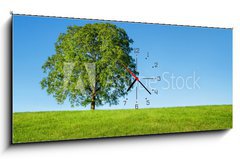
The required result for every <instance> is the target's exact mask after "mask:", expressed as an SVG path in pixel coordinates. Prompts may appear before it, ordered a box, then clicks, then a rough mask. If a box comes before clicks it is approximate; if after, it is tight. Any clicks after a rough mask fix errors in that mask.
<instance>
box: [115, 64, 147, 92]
mask: <svg viewBox="0 0 240 159" xmlns="http://www.w3.org/2000/svg"><path fill="white" fill-rule="evenodd" d="M120 64H121V65H122V66H123V67H124V68H125V69H126V70H127V71H128V72H129V73H130V74H131V75H132V76H133V77H134V78H135V80H134V82H133V83H132V84H131V85H130V87H129V88H128V90H127V91H129V90H130V88H131V87H132V86H133V84H134V83H135V82H136V81H138V82H139V83H140V84H141V85H142V86H143V88H145V90H146V91H147V92H148V93H149V94H151V92H150V91H149V90H148V89H147V88H146V87H145V86H144V85H143V84H142V82H141V81H140V80H139V78H138V77H137V76H136V75H135V74H134V73H133V72H132V71H131V70H130V69H129V68H127V67H126V66H125V65H124V64H122V63H120Z"/></svg>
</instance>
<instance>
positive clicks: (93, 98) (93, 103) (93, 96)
mask: <svg viewBox="0 0 240 159" xmlns="http://www.w3.org/2000/svg"><path fill="white" fill-rule="evenodd" d="M95 96H96V95H95V93H94V94H93V95H92V102H91V110H95Z"/></svg>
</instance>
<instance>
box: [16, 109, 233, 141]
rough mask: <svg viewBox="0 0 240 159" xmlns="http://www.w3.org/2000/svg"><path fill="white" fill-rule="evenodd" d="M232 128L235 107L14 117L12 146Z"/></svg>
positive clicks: (31, 113)
mask: <svg viewBox="0 0 240 159" xmlns="http://www.w3.org/2000/svg"><path fill="white" fill-rule="evenodd" d="M229 128H232V106H231V105H221V106H193V107H174V108H173V107H172V108H152V109H138V110H95V111H90V110H89V111H56V112H27V113H14V114H13V143H23V142H37V141H50V140H68V139H82V138H99V137H114V136H129V135H144V134H160V133H169V132H189V131H204V130H221V129H229Z"/></svg>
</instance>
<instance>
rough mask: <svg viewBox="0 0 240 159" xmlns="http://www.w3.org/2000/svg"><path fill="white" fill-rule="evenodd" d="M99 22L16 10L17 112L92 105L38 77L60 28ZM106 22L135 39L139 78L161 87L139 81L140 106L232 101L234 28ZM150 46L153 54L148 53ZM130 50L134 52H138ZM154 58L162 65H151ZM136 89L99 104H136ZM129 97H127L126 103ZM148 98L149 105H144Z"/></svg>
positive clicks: (15, 107) (64, 29) (42, 75)
mask: <svg viewBox="0 0 240 159" xmlns="http://www.w3.org/2000/svg"><path fill="white" fill-rule="evenodd" d="M96 22H104V21H96V20H81V19H65V18H47V17H36V16H20V15H14V17H13V35H14V37H13V111H14V112H26V111H52V110H88V109H90V108H89V106H88V107H87V108H83V107H75V108H71V107H70V104H69V102H68V101H66V102H65V103H64V104H62V105H58V104H57V102H56V101H55V99H54V98H53V97H52V96H51V95H47V93H46V91H45V90H42V89H41V86H40V81H41V79H42V78H43V77H44V76H45V74H43V71H42V69H41V67H42V65H43V63H44V62H45V61H46V60H47V58H48V57H49V56H51V55H53V54H54V53H55V51H54V50H55V49H54V43H55V42H56V40H57V38H58V36H59V34H60V33H64V32H65V31H66V29H67V26H71V25H79V26H82V25H85V24H87V23H96ZM108 22H109V23H113V24H116V25H117V26H118V27H121V28H124V29H125V30H126V32H127V34H128V35H129V37H130V38H132V39H133V40H134V43H133V45H132V47H133V48H139V49H140V53H139V54H138V71H139V73H140V79H141V81H142V82H143V83H144V84H145V85H146V86H147V87H148V88H149V89H150V88H154V89H157V90H158V95H156V94H155V93H152V95H148V93H147V92H146V91H145V90H144V89H142V87H141V86H140V85H138V101H137V102H138V103H139V108H149V107H168V106H192V105H208V104H231V103H232V30H231V29H216V28H215V29H213V28H200V27H187V26H171V25H159V24H141V23H125V22H111V21H108ZM147 52H148V54H149V58H148V59H145V57H146V56H147ZM131 55H132V56H133V57H135V53H133V52H132V53H131ZM155 62H158V64H159V66H158V67H157V68H152V66H153V65H154V63H155ZM156 76H161V78H162V80H161V81H160V82H156V83H154V82H155V81H154V80H144V79H142V78H144V77H156ZM194 80H195V83H194ZM149 83H151V84H149ZM136 86H137V85H135V87H136ZM194 86H195V87H194ZM135 89H136V88H134V89H133V90H132V91H131V92H130V93H129V95H128V96H127V97H124V98H120V99H119V104H118V105H116V106H111V107H109V105H108V104H106V105H104V106H101V107H97V109H129V108H130V109H133V108H134V104H135V103H136V97H135V96H136V94H135V93H136V91H135ZM125 98H128V102H127V104H126V106H125V105H124V102H123V100H124V99H125ZM146 98H147V99H149V100H150V103H151V104H150V105H146Z"/></svg>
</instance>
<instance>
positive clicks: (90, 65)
mask: <svg viewBox="0 0 240 159" xmlns="http://www.w3.org/2000/svg"><path fill="white" fill-rule="evenodd" d="M132 43H133V40H132V39H130V38H129V37H128V35H127V33H126V31H125V30H124V29H122V28H119V27H117V26H116V25H114V24H110V23H94V24H86V25H84V26H69V27H68V28H67V31H66V33H61V34H60V35H59V37H58V39H57V42H56V43H55V51H56V53H55V54H53V55H52V56H51V57H48V59H47V61H46V62H45V63H44V64H43V66H42V69H43V71H44V73H45V74H46V77H44V78H43V79H42V81H41V86H42V88H43V89H46V91H47V93H48V94H51V95H53V97H54V98H55V99H56V101H57V102H58V103H60V104H62V103H64V101H65V100H66V99H68V100H69V101H70V103H71V105H72V106H85V107H86V106H87V105H89V104H90V105H91V109H93V110H94V109H95V106H100V105H103V104H105V103H108V104H109V105H114V104H117V103H118V102H119V100H118V99H119V97H122V96H125V95H126V94H127V91H126V89H127V87H128V86H129V82H130V80H131V75H130V74H129V73H128V72H127V71H126V70H125V68H124V67H123V66H122V65H125V66H127V67H128V68H129V69H131V70H132V71H133V72H134V73H136V74H137V72H136V71H135V67H136V65H135V62H134V59H133V58H132V57H131V56H130V52H131V51H132V48H131V46H130V45H131V44H132Z"/></svg>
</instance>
